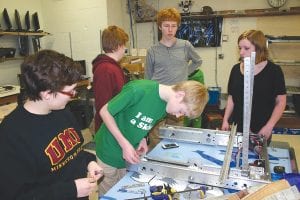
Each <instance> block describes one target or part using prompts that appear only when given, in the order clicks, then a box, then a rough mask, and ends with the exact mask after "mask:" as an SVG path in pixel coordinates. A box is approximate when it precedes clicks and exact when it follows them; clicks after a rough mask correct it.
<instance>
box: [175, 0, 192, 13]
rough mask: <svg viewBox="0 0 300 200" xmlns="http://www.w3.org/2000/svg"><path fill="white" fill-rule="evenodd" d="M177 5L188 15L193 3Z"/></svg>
mask: <svg viewBox="0 0 300 200" xmlns="http://www.w3.org/2000/svg"><path fill="white" fill-rule="evenodd" d="M178 5H179V7H181V8H182V11H183V12H184V13H189V12H190V9H191V7H192V5H193V1H181V2H180V3H179V4H178Z"/></svg>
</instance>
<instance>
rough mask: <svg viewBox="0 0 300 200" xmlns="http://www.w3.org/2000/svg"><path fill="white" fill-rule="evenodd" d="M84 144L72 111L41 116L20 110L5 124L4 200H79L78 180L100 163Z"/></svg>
mask: <svg viewBox="0 0 300 200" xmlns="http://www.w3.org/2000/svg"><path fill="white" fill-rule="evenodd" d="M82 144H83V137H82V134H81V132H80V129H79V126H78V125H77V123H76V120H75V118H74V116H73V115H72V113H71V112H70V111H69V110H68V109H63V110H59V111H52V112H51V113H50V114H48V115H35V114H32V113H29V112H28V111H26V110H25V109H24V108H23V106H18V107H17V108H16V109H15V110H14V111H13V112H12V113H10V114H9V115H8V116H7V117H6V118H5V119H4V120H3V121H2V123H1V124H0V159H1V164H0V199H3V200H4V199H5V200H10V199H32V200H33V199H34V200H39V199H41V200H47V199H49V200H50V199H51V200H56V199H57V200H58V199H59V200H69V199H70V200H71V199H77V198H76V196H77V190H76V185H75V182H74V180H75V179H78V178H84V177H86V176H87V165H88V163H89V162H90V161H92V160H95V157H94V156H93V155H92V154H89V153H87V152H85V151H83V150H82ZM83 199H88V197H87V198H83Z"/></svg>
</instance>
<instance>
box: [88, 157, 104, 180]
mask: <svg viewBox="0 0 300 200" xmlns="http://www.w3.org/2000/svg"><path fill="white" fill-rule="evenodd" d="M87 169H88V177H89V178H93V179H94V180H95V181H98V180H99V178H101V177H102V176H103V169H102V167H100V166H99V165H98V163H96V162H95V161H91V162H90V163H89V164H88V167H87Z"/></svg>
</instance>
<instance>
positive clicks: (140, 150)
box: [136, 138, 148, 156]
mask: <svg viewBox="0 0 300 200" xmlns="http://www.w3.org/2000/svg"><path fill="white" fill-rule="evenodd" d="M147 152H148V146H147V140H146V138H143V139H142V140H141V142H140V144H139V146H138V148H137V149H136V153H137V154H138V155H139V156H141V155H144V154H146V153H147Z"/></svg>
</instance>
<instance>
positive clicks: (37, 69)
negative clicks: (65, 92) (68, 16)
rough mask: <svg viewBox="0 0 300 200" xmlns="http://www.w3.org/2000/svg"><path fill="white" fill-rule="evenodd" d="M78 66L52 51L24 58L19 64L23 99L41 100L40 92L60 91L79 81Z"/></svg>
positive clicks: (44, 51) (69, 59)
mask: <svg viewBox="0 0 300 200" xmlns="http://www.w3.org/2000/svg"><path fill="white" fill-rule="evenodd" d="M80 76H81V73H80V64H79V63H77V62H75V61H73V60H72V59H71V58H69V57H67V56H65V55H64V54H61V53H58V52H56V51H53V50H41V51H39V52H38V53H36V54H33V55H30V56H28V57H26V58H25V60H24V62H23V63H22V64H21V77H20V78H21V82H22V83H23V85H24V86H23V87H24V92H25V94H24V95H25V97H26V98H28V99H30V100H33V101H36V100H41V97H40V92H42V91H46V90H50V91H51V92H53V93H56V92H58V91H60V90H61V89H62V88H63V87H65V86H67V85H72V84H74V83H77V82H78V81H79V80H80Z"/></svg>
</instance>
